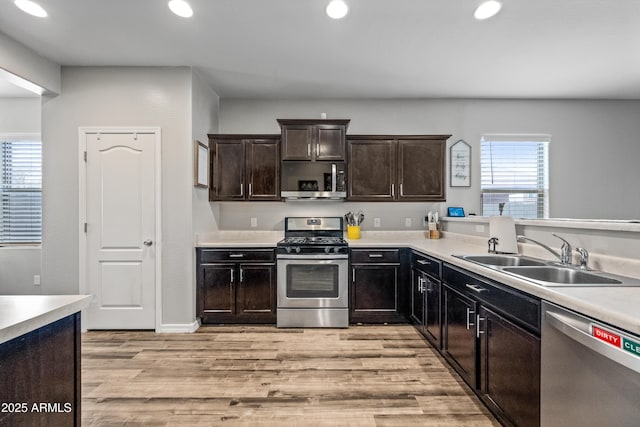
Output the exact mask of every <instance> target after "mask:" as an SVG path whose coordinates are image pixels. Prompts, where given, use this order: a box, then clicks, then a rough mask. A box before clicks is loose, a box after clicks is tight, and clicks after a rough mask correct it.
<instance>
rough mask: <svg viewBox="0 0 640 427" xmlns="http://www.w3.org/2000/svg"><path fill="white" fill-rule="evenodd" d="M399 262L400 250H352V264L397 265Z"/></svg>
mask: <svg viewBox="0 0 640 427" xmlns="http://www.w3.org/2000/svg"><path fill="white" fill-rule="evenodd" d="M399 262H400V249H352V250H351V263H352V264H367V263H376V264H380V263H384V264H390V263H391V264H397V263H399Z"/></svg>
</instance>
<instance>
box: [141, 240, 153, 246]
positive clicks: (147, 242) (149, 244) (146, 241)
mask: <svg viewBox="0 0 640 427" xmlns="http://www.w3.org/2000/svg"><path fill="white" fill-rule="evenodd" d="M142 243H144V245H145V246H151V245H153V240H145V241H144V242H142Z"/></svg>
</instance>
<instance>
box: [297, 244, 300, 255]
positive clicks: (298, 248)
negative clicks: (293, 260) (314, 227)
mask: <svg viewBox="0 0 640 427" xmlns="http://www.w3.org/2000/svg"><path fill="white" fill-rule="evenodd" d="M296 253H297V254H299V253H300V246H296Z"/></svg>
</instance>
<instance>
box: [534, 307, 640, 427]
mask: <svg viewBox="0 0 640 427" xmlns="http://www.w3.org/2000/svg"><path fill="white" fill-rule="evenodd" d="M541 339H542V376H541V384H540V386H541V395H540V418H541V425H542V426H545V427H546V426H563V427H571V426H637V425H640V337H638V336H636V335H633V334H630V333H628V332H624V331H621V330H619V329H617V328H613V327H611V326H608V325H605V324H602V323H601V322H598V321H595V320H592V319H590V318H588V317H585V316H583V315H581V314H578V313H575V312H573V311H569V310H566V309H564V308H562V307H559V306H557V305H555V304H550V303H547V302H543V303H542V334H541Z"/></svg>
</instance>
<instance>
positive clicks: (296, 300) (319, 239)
mask: <svg viewBox="0 0 640 427" xmlns="http://www.w3.org/2000/svg"><path fill="white" fill-rule="evenodd" d="M276 259H277V265H278V292H277V293H278V308H277V315H278V321H277V326H278V327H279V328H282V327H326V328H347V327H348V326H349V286H348V269H349V254H348V246H347V242H346V241H345V240H344V239H343V219H342V218H338V217H336V218H333V217H331V218H302V217H287V218H285V229H284V240H282V241H280V242H278V245H277V248H276Z"/></svg>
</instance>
